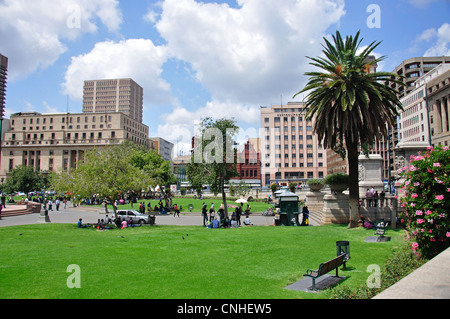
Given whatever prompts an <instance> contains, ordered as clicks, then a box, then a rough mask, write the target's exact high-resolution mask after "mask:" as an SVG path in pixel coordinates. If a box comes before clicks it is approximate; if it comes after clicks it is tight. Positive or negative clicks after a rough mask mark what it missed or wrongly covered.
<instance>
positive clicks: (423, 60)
mask: <svg viewBox="0 0 450 319" xmlns="http://www.w3.org/2000/svg"><path fill="white" fill-rule="evenodd" d="M446 63H450V56H438V57H415V58H410V59H406V60H404V61H403V62H402V63H401V64H400V65H399V66H397V67H396V68H395V69H394V70H393V71H392V73H395V74H398V75H401V76H403V77H404V79H403V82H404V83H405V84H406V86H405V87H404V86H401V85H399V84H396V83H392V84H391V86H392V87H393V88H396V89H397V90H398V91H399V97H403V96H405V95H406V94H408V93H410V92H411V91H412V90H414V89H415V88H416V86H415V81H416V80H418V79H419V78H420V77H421V76H422V75H424V74H426V73H428V72H429V71H431V70H432V69H434V68H435V67H437V66H438V65H439V64H446Z"/></svg>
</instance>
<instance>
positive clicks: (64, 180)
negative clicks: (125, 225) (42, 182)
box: [53, 143, 150, 218]
mask: <svg viewBox="0 0 450 319" xmlns="http://www.w3.org/2000/svg"><path fill="white" fill-rule="evenodd" d="M134 152H136V148H135V147H134V145H133V144H129V143H123V144H119V145H115V146H112V147H104V148H96V149H93V150H91V151H88V152H86V153H85V157H84V161H83V163H81V164H79V166H78V168H77V169H75V170H73V171H72V172H70V173H67V172H64V173H61V174H59V175H58V176H57V177H55V178H54V179H53V185H54V188H55V189H58V190H59V191H64V192H71V193H73V194H74V195H75V196H76V195H80V196H81V197H90V196H92V195H93V194H98V195H99V197H101V198H106V199H108V200H109V201H111V202H112V203H113V202H114V201H115V200H118V199H119V198H120V196H121V195H123V194H124V193H125V192H127V191H129V190H139V191H140V190H142V189H143V188H145V187H147V185H148V183H149V182H150V178H149V177H148V175H147V174H145V172H144V170H142V169H140V168H139V167H137V166H135V165H133V162H132V161H131V158H132V157H133V154H134ZM113 210H114V215H115V216H116V218H117V212H116V208H115V206H114V205H113Z"/></svg>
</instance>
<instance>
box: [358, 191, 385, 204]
mask: <svg viewBox="0 0 450 319" xmlns="http://www.w3.org/2000/svg"><path fill="white" fill-rule="evenodd" d="M385 195H386V194H385V193H384V190H383V191H381V193H380V194H378V191H376V190H375V189H374V188H373V187H372V188H371V189H369V188H368V189H367V191H366V199H367V207H378V204H379V202H378V200H379V199H380V203H382V202H383V200H384V197H385ZM361 204H362V201H360V205H361Z"/></svg>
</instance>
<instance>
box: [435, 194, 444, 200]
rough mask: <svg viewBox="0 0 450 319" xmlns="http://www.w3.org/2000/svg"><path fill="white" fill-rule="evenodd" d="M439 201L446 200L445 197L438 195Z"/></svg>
mask: <svg viewBox="0 0 450 319" xmlns="http://www.w3.org/2000/svg"><path fill="white" fill-rule="evenodd" d="M436 199H437V200H444V195H436Z"/></svg>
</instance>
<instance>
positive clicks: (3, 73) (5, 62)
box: [0, 54, 8, 118]
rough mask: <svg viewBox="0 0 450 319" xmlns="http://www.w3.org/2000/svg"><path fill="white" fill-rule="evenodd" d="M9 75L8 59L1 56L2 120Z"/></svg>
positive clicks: (0, 100) (0, 110)
mask: <svg viewBox="0 0 450 319" xmlns="http://www.w3.org/2000/svg"><path fill="white" fill-rule="evenodd" d="M7 75H8V58H7V57H5V56H4V55H1V54H0V118H3V115H4V111H5V99H6V78H7Z"/></svg>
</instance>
